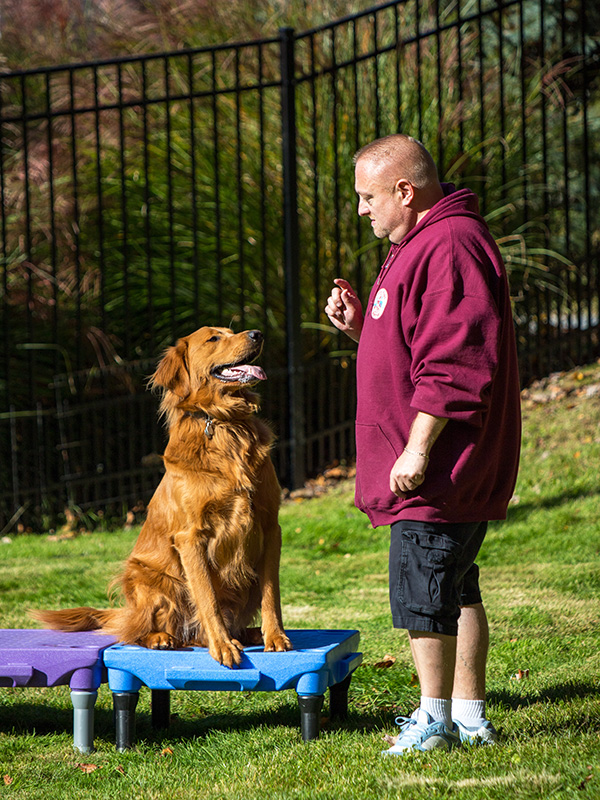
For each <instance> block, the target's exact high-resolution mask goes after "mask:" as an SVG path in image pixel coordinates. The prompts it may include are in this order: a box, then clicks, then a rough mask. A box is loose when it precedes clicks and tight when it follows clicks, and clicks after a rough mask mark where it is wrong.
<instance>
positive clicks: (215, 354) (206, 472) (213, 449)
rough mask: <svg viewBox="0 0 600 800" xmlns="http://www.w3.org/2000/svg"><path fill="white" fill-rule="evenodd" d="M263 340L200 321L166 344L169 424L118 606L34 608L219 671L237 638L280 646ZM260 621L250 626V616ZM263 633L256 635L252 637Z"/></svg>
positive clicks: (155, 380) (284, 646) (274, 487)
mask: <svg viewBox="0 0 600 800" xmlns="http://www.w3.org/2000/svg"><path fill="white" fill-rule="evenodd" d="M262 343H263V335H262V333H261V332H260V331H257V330H251V331H245V332H243V333H237V334H235V333H233V331H231V330H230V329H229V328H213V327H204V328H200V330H197V331H196V332H195V333H192V334H191V335H190V336H185V337H184V338H182V339H180V340H179V341H178V342H177V344H176V345H175V346H174V347H170V348H169V349H168V350H167V351H166V353H165V355H164V357H163V358H162V360H161V361H160V363H159V364H158V368H157V370H156V372H155V373H154V375H153V376H152V378H151V381H150V384H151V386H153V387H159V388H160V389H161V390H162V393H163V396H162V402H161V406H160V410H161V413H162V414H163V415H164V416H165V418H166V422H167V425H168V430H169V441H168V444H167V447H166V449H165V453H164V457H163V460H164V464H165V469H166V472H165V475H164V476H163V478H162V480H161V482H160V484H159V486H158V488H157V490H156V492H155V493H154V496H153V498H152V500H151V501H150V503H149V505H148V513H147V517H146V521H145V523H144V525H143V527H142V529H141V531H140V534H139V537H138V539H137V542H136V544H135V546H134V548H133V551H132V553H131V555H130V556H129V558H128V559H127V561H126V563H125V566H124V570H123V572H122V574H121V576H120V578H117V579H116V580H115V584H120V586H121V589H122V593H123V596H124V600H125V605H124V607H122V608H112V609H104V610H98V609H94V608H74V609H66V610H62V611H38V612H36V613H35V614H34V616H35V617H36V618H37V619H38V620H40V621H42V622H43V623H44V624H45V625H46V626H48V627H51V628H55V629H59V630H66V631H82V630H98V629H100V630H101V631H102V632H103V633H107V634H113V635H114V636H117V637H118V639H119V641H121V642H124V643H126V644H138V645H143V646H144V647H149V648H153V649H162V648H165V649H170V648H177V647H184V646H192V645H197V646H200V647H207V648H208V651H209V653H210V655H211V656H212V657H213V658H214V659H216V660H217V661H218V662H220V663H221V664H225V665H226V666H228V667H231V666H234V665H238V664H239V663H240V661H241V651H242V649H243V646H244V644H259V643H262V642H264V647H265V650H269V651H274V650H278V651H283V650H290V649H291V647H292V646H291V643H290V640H289V639H288V637H287V636H286V634H285V632H284V630H283V624H282V619H281V604H280V597H279V559H280V551H281V529H280V527H279V523H278V510H279V501H280V487H279V483H278V481H277V477H276V475H275V470H274V468H273V464H272V461H271V457H270V455H269V451H270V447H271V442H272V439H273V436H272V433H271V430H270V429H269V427H268V426H267V425H266V424H265V423H264V422H262V421H261V420H260V419H258V418H257V417H256V415H255V412H256V411H257V409H258V405H257V401H258V398H257V395H256V394H255V393H253V392H252V391H251V390H250V388H249V387H251V386H253V385H254V384H256V383H258V382H259V381H261V380H264V378H265V377H266V376H265V374H264V372H263V371H262V369H261V368H260V367H258V366H256V365H253V364H252V362H253V361H254V360H255V359H256V358H258V356H259V355H260V353H261V350H262ZM259 610H260V612H261V623H262V624H261V628H251V627H249V626H250V624H251V623H252V621H253V620H254V618H255V617H256V616H257V614H258V611H259ZM261 634H262V637H261Z"/></svg>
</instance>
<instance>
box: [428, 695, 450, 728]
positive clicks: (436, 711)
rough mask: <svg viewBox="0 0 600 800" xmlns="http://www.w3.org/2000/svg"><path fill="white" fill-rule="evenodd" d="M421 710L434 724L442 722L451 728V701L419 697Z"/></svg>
mask: <svg viewBox="0 0 600 800" xmlns="http://www.w3.org/2000/svg"><path fill="white" fill-rule="evenodd" d="M421 708H422V710H423V711H426V712H427V713H428V714H429V716H430V717H431V718H432V719H433V721H434V722H443V723H444V725H446V727H448V728H451V727H452V700H442V699H440V698H439V697H421Z"/></svg>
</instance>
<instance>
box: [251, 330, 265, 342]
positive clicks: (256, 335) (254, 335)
mask: <svg viewBox="0 0 600 800" xmlns="http://www.w3.org/2000/svg"><path fill="white" fill-rule="evenodd" d="M248 336H249V337H250V339H252V341H253V342H256V343H257V344H258V342H262V340H263V335H262V333H261V332H260V331H248Z"/></svg>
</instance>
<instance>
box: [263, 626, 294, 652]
mask: <svg viewBox="0 0 600 800" xmlns="http://www.w3.org/2000/svg"><path fill="white" fill-rule="evenodd" d="M263 637H264V640H265V652H268V653H272V652H273V651H277V652H278V653H281V652H283V651H284V650H293V649H294V648H293V645H292V643H291V642H290V640H289V639H288V637H287V636H286V635H285V633H284V632H283V631H275V632H274V633H267V632H266V631H265V632H264V633H263Z"/></svg>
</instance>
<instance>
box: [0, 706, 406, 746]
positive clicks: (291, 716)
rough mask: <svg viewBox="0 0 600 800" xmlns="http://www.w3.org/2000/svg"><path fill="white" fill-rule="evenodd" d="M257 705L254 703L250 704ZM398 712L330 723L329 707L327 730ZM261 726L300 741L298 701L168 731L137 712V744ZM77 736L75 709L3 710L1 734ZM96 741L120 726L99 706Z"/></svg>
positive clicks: (385, 719) (364, 724) (176, 720)
mask: <svg viewBox="0 0 600 800" xmlns="http://www.w3.org/2000/svg"><path fill="white" fill-rule="evenodd" d="M250 702H251V701H250ZM393 718H394V714H393V713H392V712H390V711H389V710H379V711H378V710H369V711H365V712H361V711H356V710H353V709H352V708H351V707H350V709H349V712H348V717H347V718H346V719H335V720H330V719H329V711H328V708H327V703H325V705H324V708H323V715H322V717H321V732H322V733H326V732H328V731H335V730H353V731H354V730H355V731H364V732H367V731H371V730H382V729H384V728H389V727H390V725H391V723H392V722H393ZM259 727H264V728H289V729H291V731H290V733H291V735H292V736H296V735H297V736H298V739H300V710H299V707H298V703H297V702H296V701H295V699H294V701H290V702H287V703H284V704H283V705H281V706H280V707H279V708H277V709H269V710H268V711H266V710H264V709H257V710H256V712H253V711H242V712H240V713H235V712H232V713H215V714H210V713H208V714H206V715H203V716H195V715H191V716H186V715H185V714H181V715H179V714H173V715H172V717H171V722H170V725H169V727H168V728H162V729H156V728H153V727H152V722H151V715H150V713H148V712H147V711H138V712H137V713H136V737H135V738H136V742H146V743H147V744H152V743H160V742H162V741H163V740H165V739H169V740H172V739H182V740H190V739H202V738H204V737H206V736H208V735H209V734H210V733H211V732H213V731H220V732H227V731H251V730H254V729H256V728H259ZM72 732H73V712H72V710H71V709H69V708H60V707H51V706H45V705H43V704H42V703H39V704H38V703H31V702H19V701H18V700H17V701H16V702H14V703H11V704H10V705H4V706H0V733H1V734H5V735H8V736H11V735H12V736H23V735H29V734H37V735H42V736H43V735H48V734H50V735H52V734H59V735H60V734H63V733H67V734H69V735H71V734H72ZM94 738H95V739H96V740H100V739H102V740H105V741H108V742H114V739H115V727H114V718H113V712H112V710H111V709H106V708H96V709H95V713H94Z"/></svg>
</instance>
